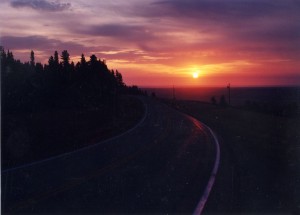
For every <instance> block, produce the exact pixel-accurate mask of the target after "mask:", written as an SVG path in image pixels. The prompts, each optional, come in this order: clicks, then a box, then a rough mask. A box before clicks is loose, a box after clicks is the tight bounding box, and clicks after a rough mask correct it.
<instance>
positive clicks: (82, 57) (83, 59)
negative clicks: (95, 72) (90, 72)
mask: <svg viewBox="0 0 300 215" xmlns="http://www.w3.org/2000/svg"><path fill="white" fill-rule="evenodd" d="M80 64H81V66H82V67H85V66H86V60H85V57H84V54H81V59H80Z"/></svg>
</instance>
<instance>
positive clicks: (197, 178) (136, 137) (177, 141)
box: [1, 99, 218, 214]
mask: <svg viewBox="0 0 300 215" xmlns="http://www.w3.org/2000/svg"><path fill="white" fill-rule="evenodd" d="M144 103H145V106H146V107H147V108H146V114H145V117H144V118H143V119H142V121H141V122H140V123H139V124H138V125H137V126H136V127H135V128H133V129H131V130H130V131H128V132H126V133H124V134H122V135H120V136H118V137H115V138H112V139H110V140H107V141H104V142H101V143H99V144H96V145H93V146H91V147H88V148H84V149H81V150H78V151H76V152H72V153H67V154H64V155H61V156H57V157H54V158H51V159H47V160H45V161H42V162H36V163H32V164H29V165H25V166H23V167H20V168H15V169H11V170H6V171H2V181H1V183H2V191H1V192H2V213H3V214H5V213H6V214H11V213H39V214H42V213H62V214H65V213H80V214H90V213H98V214H99V213H189V214H192V213H193V212H196V213H198V212H199V207H201V205H204V204H205V200H206V198H207V196H208V194H209V191H210V189H211V186H212V184H213V180H214V177H215V173H216V170H217V166H218V163H217V162H216V160H218V158H217V155H216V154H217V153H216V152H217V151H218V145H217V143H216V139H215V137H214V136H213V135H212V132H211V131H210V130H209V128H207V127H206V126H205V125H203V124H201V123H200V122H199V121H197V120H195V119H194V118H192V117H189V116H187V115H184V114H182V113H179V112H177V111H175V110H173V109H171V108H169V107H167V106H166V105H164V104H162V103H159V102H157V101H155V100H151V99H145V100H144ZM200 211H201V210H200Z"/></svg>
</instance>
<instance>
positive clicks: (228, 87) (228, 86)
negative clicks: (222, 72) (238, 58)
mask: <svg viewBox="0 0 300 215" xmlns="http://www.w3.org/2000/svg"><path fill="white" fill-rule="evenodd" d="M227 89H228V104H229V105H230V83H228V85H227Z"/></svg>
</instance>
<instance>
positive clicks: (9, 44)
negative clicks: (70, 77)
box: [0, 36, 119, 62]
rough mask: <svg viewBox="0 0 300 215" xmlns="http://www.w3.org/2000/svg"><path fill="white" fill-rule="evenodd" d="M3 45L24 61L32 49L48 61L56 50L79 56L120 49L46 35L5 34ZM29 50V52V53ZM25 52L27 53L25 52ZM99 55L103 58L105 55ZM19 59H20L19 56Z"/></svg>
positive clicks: (40, 57) (2, 39)
mask: <svg viewBox="0 0 300 215" xmlns="http://www.w3.org/2000/svg"><path fill="white" fill-rule="evenodd" d="M0 45H1V46H3V47H4V49H9V50H12V51H13V53H14V54H16V56H20V57H21V60H22V61H26V60H27V58H28V56H27V55H28V53H29V52H30V50H34V51H37V52H39V53H40V54H38V55H39V56H38V57H39V60H41V61H43V62H47V60H48V58H49V57H50V55H53V53H54V51H58V52H59V53H60V51H62V50H68V52H69V53H70V55H71V57H72V56H79V55H81V54H82V53H83V54H85V55H86V56H89V55H91V54H94V53H99V50H101V51H103V52H105V51H106V52H108V51H118V50H119V48H117V47H113V46H93V47H91V46H84V45H81V44H79V43H76V42H71V41H68V42H64V41H60V40H57V39H50V38H47V37H44V36H24V37H15V36H3V37H1V43H0ZM27 51H28V53H27ZM24 53H25V54H24ZM98 57H100V58H103V55H99V56H98ZM17 59H19V58H18V57H17Z"/></svg>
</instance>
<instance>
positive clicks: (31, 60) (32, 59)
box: [30, 50, 35, 67]
mask: <svg viewBox="0 0 300 215" xmlns="http://www.w3.org/2000/svg"><path fill="white" fill-rule="evenodd" d="M30 66H32V67H34V66H35V60H34V52H33V51H32V50H31V52H30Z"/></svg>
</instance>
